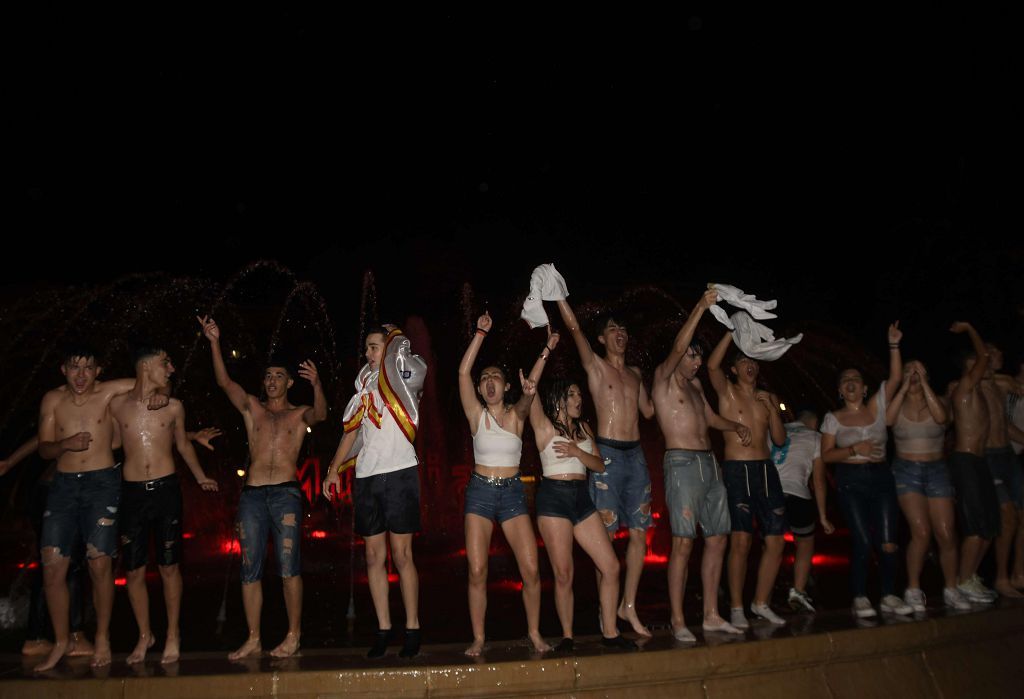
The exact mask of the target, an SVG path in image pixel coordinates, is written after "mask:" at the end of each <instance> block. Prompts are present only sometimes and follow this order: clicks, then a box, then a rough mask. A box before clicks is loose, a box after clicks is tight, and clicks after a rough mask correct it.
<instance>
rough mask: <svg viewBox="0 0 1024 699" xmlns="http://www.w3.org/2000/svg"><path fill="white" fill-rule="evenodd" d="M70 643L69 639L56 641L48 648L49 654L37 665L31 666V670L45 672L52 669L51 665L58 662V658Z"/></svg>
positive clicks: (62, 655) (66, 650)
mask: <svg viewBox="0 0 1024 699" xmlns="http://www.w3.org/2000/svg"><path fill="white" fill-rule="evenodd" d="M70 645H71V641H58V642H57V643H54V644H53V648H51V649H50V654H49V655H48V656H46V660H44V661H43V662H42V663H40V664H39V665H36V666H35V667H34V668H33V670H32V671H33V672H46V671H47V670H52V669H53V667H54V666H55V665H56V664H57V663H59V662H60V659H61V658H63V657H64V654H65V653H67V652H68V648H69V647H70Z"/></svg>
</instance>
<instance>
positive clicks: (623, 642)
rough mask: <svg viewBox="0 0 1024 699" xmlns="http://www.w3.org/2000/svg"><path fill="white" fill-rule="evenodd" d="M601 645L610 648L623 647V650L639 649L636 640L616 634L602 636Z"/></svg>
mask: <svg viewBox="0 0 1024 699" xmlns="http://www.w3.org/2000/svg"><path fill="white" fill-rule="evenodd" d="M601 645H603V646H606V647H608V648H622V649H623V650H637V648H638V646H637V645H636V643H635V642H633V641H631V640H629V639H628V638H624V637H623V636H621V635H619V636H615V637H613V638H608V637H606V636H605V637H602V638H601Z"/></svg>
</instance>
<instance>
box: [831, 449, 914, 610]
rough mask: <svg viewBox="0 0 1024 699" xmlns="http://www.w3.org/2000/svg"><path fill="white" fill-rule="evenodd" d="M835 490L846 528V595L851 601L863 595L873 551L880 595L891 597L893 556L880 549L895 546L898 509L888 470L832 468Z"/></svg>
mask: <svg viewBox="0 0 1024 699" xmlns="http://www.w3.org/2000/svg"><path fill="white" fill-rule="evenodd" d="M836 488H837V489H838V490H839V508H840V510H842V513H843V517H844V518H845V519H846V525H847V526H848V527H849V528H850V544H851V549H852V552H851V553H852V555H851V557H850V592H851V593H852V594H853V596H854V597H864V596H865V595H866V594H867V580H868V562H869V560H870V558H871V549H872V547H876V548H877V549H878V560H879V569H880V573H881V575H880V577H881V583H882V595H883V596H884V595H891V594H894V593H895V590H896V565H897V562H898V556H897V552H896V551H885V550H883V549H882V545H883V544H895V543H896V542H897V539H896V536H897V531H896V527H897V525H898V523H899V511H900V506H899V503H898V502H897V501H896V482H895V481H894V480H893V477H892V470H890V468H889V465H888V464H885V463H881V464H836Z"/></svg>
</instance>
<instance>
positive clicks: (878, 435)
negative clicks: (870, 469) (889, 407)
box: [821, 381, 889, 464]
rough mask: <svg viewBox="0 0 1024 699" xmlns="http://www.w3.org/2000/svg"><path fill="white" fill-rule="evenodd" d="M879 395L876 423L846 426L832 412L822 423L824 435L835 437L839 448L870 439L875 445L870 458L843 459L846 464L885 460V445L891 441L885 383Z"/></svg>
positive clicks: (879, 390)
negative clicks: (887, 420) (887, 419)
mask: <svg viewBox="0 0 1024 699" xmlns="http://www.w3.org/2000/svg"><path fill="white" fill-rule="evenodd" d="M877 395H878V398H877V403H878V405H877V407H876V408H875V413H876V414H875V421H874V422H872V423H871V424H870V425H844V424H842V423H841V422H839V420H837V419H836V416H835V415H833V414H832V413H831V412H828V413H825V419H824V420H822V421H821V432H822V434H833V435H835V437H836V446H837V447H842V448H846V447H849V446H852V445H854V444H856V443H857V442H863V441H864V440H868V439H869V440H871V441H872V442H874V443H875V448H874V449H873V450H872V452H871V456H870V457H867V456H862V455H860V454H857V455H856V456H851V457H849V458H847V459H843V461H845V462H846V463H850V464H862V463H865V462H867V461H883V460H885V444H886V442H888V441H889V435H888V433H887V432H886V429H885V381H883V382H882V385H881V386H880V387H879V389H878V394H877Z"/></svg>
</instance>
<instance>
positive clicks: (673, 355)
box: [658, 289, 718, 376]
mask: <svg viewBox="0 0 1024 699" xmlns="http://www.w3.org/2000/svg"><path fill="white" fill-rule="evenodd" d="M717 301H718V292H717V291H716V290H714V289H708V290H707V291H705V292H704V294H703V295H702V296H701V297H700V300H699V301H697V305H696V306H694V307H693V310H692V311H690V315H689V317H688V318H687V319H686V322H685V323H683V327H681V328H679V332H678V333H676V339H675V342H673V343H672V349H671V351H669V353H668V357H666V358H665V361H663V362H662V363H661V364H659V365H658V372H660V375H662V376H668V375H670V374H671V373H672V372H673V371H675V370H676V367H677V366H679V362H680V361H681V360H682V358H683V355H684V354H686V350H687V349H689V347H690V343H691V342H693V334H694V332H696V331H697V324H698V323H699V322H700V318H701V316H703V315H704V311H706V310H708V309H709V308H711V307H712V306H713V305H715V303H716V302H717Z"/></svg>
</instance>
